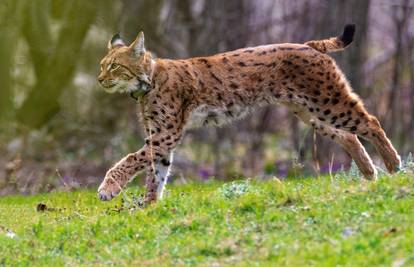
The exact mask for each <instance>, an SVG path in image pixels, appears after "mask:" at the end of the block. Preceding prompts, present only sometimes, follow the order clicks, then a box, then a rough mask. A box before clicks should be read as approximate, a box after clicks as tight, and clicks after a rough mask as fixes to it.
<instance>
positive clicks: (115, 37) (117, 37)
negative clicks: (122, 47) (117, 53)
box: [111, 33, 122, 44]
mask: <svg viewBox="0 0 414 267" xmlns="http://www.w3.org/2000/svg"><path fill="white" fill-rule="evenodd" d="M119 40H122V39H121V35H119V33H117V34H114V36H112V38H111V44H115V42H116V41H119Z"/></svg>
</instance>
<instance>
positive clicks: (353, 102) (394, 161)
mask: <svg viewBox="0 0 414 267" xmlns="http://www.w3.org/2000/svg"><path fill="white" fill-rule="evenodd" d="M341 110H342V111H341V112H342V113H340V114H339V115H338V114H336V113H334V112H332V114H331V115H330V116H331V117H330V118H329V119H330V120H331V122H333V121H335V122H334V125H335V126H334V127H335V128H340V129H342V130H344V131H347V132H350V133H353V134H357V135H359V136H361V137H362V138H364V139H366V140H368V141H369V142H370V143H371V144H372V145H373V146H374V147H375V149H376V150H377V151H378V153H379V154H380V156H381V158H382V160H383V162H384V164H385V166H386V168H387V169H388V171H389V172H390V173H393V172H396V171H398V170H399V169H400V168H401V158H400V156H399V155H398V153H397V151H396V150H395V148H394V147H393V146H392V144H391V142H390V140H389V139H388V138H387V135H386V134H385V132H384V130H383V129H382V128H381V125H380V123H379V121H378V120H377V118H376V117H375V116H372V115H370V114H369V113H368V112H367V111H366V110H365V108H364V105H363V103H362V102H361V101H360V100H359V99H358V97H356V96H355V95H354V94H352V93H351V94H349V95H348V96H347V97H346V98H345V102H344V103H343V106H342V107H341ZM341 117H342V118H341ZM334 119H335V120H334Z"/></svg>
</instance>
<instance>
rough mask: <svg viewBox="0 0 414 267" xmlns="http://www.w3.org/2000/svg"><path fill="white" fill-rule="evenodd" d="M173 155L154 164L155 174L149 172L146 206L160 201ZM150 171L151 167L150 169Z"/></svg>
mask: <svg viewBox="0 0 414 267" xmlns="http://www.w3.org/2000/svg"><path fill="white" fill-rule="evenodd" d="M172 161H173V153H172V152H171V153H170V155H169V156H166V157H164V158H162V159H161V160H160V161H159V162H158V163H157V164H155V172H153V171H152V170H150V172H148V176H147V179H146V192H145V199H144V202H145V204H146V205H148V204H150V203H152V202H155V201H157V200H158V199H161V198H162V196H163V192H164V188H165V185H166V183H167V180H168V176H169V175H170V170H171V163H172ZM151 169H152V167H151Z"/></svg>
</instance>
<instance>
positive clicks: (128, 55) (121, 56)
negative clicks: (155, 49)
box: [98, 32, 154, 93]
mask: <svg viewBox="0 0 414 267" xmlns="http://www.w3.org/2000/svg"><path fill="white" fill-rule="evenodd" d="M153 64H154V63H153V60H152V57H151V53H149V52H146V51H145V47H144V33H143V32H140V33H139V34H138V36H137V38H136V39H135V41H134V42H132V44H131V45H129V46H127V45H126V44H125V43H124V41H123V40H122V39H121V37H120V36H119V34H115V35H114V36H113V37H112V38H111V40H109V42H108V54H107V55H106V56H105V57H104V58H103V59H102V60H101V73H100V74H99V76H98V81H99V83H100V84H101V85H102V87H103V88H104V90H105V91H106V92H108V93H115V92H118V93H135V92H139V93H145V92H147V91H149V90H150V85H151V72H152V69H153Z"/></svg>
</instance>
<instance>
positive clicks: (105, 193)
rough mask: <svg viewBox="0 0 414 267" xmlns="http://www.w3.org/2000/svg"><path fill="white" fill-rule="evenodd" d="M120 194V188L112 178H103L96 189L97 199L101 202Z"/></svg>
mask: <svg viewBox="0 0 414 267" xmlns="http://www.w3.org/2000/svg"><path fill="white" fill-rule="evenodd" d="M119 192H121V186H120V185H119V184H118V183H117V182H116V181H115V180H114V179H112V178H105V179H104V181H103V182H102V184H101V185H100V186H99V188H98V197H99V199H100V200H102V201H109V200H111V199H113V198H114V197H116V196H117V195H118V194H119Z"/></svg>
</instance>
